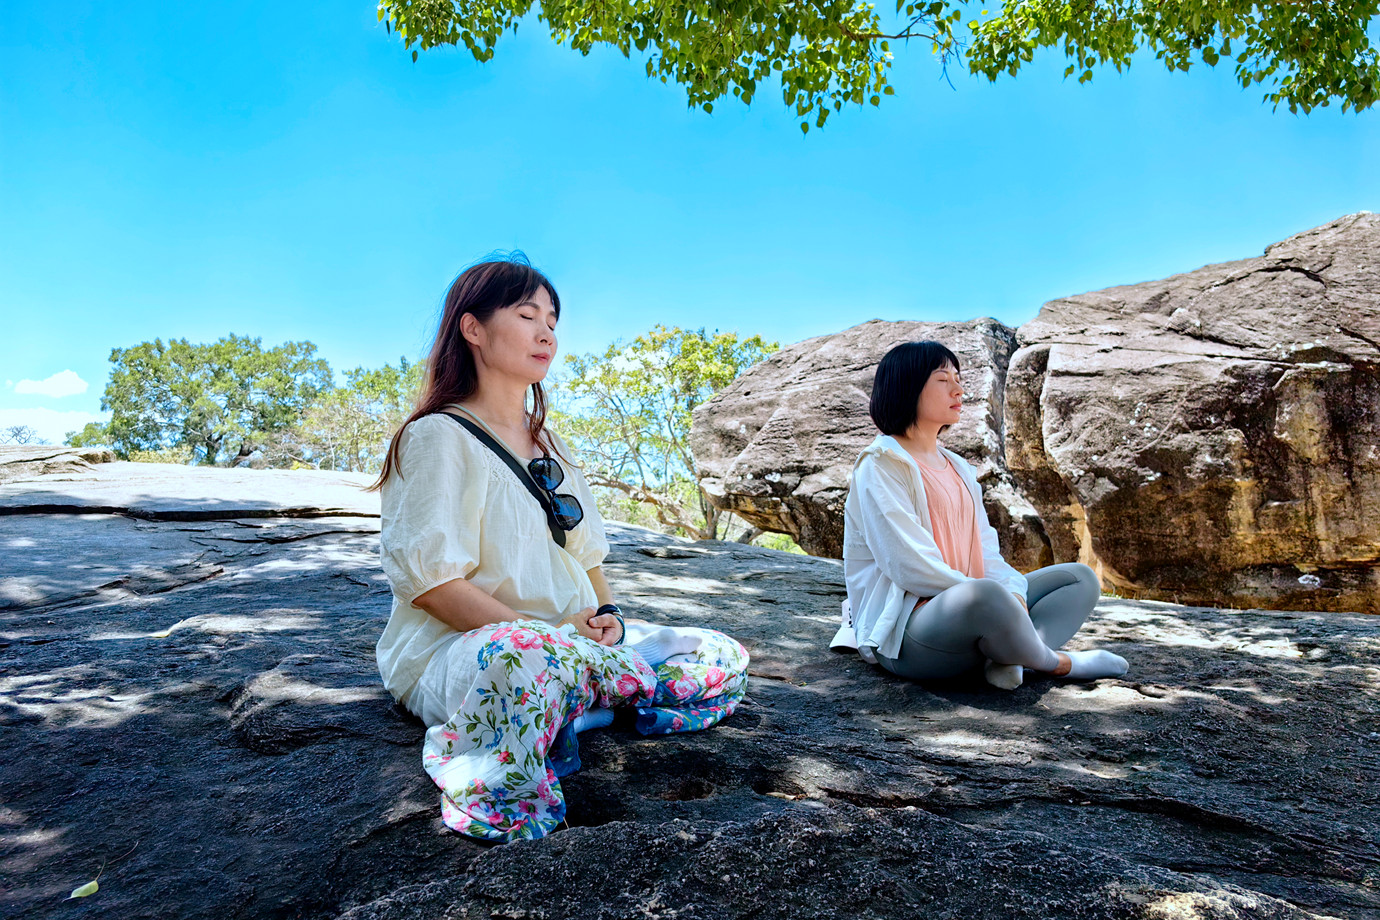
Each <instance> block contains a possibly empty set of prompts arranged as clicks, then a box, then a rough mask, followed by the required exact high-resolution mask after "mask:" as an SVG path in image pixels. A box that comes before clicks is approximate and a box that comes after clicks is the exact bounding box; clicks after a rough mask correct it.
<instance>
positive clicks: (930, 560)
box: [834, 341, 1127, 690]
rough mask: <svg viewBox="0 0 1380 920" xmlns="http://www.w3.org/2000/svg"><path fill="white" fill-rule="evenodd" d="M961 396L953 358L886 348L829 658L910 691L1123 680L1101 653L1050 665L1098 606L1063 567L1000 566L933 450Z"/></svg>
mask: <svg viewBox="0 0 1380 920" xmlns="http://www.w3.org/2000/svg"><path fill="white" fill-rule="evenodd" d="M963 393H964V390H963V384H962V382H961V380H960V377H959V363H958V358H957V356H956V355H954V353H953V352H952V351H950V350H949V349H948V348H946V347H945V346H943V345H941V344H940V343H938V342H929V341H926V342H908V343H905V344H903V345H898V346H896V347H895V348H893V349H892V350H891V351H889V352H887V354H886V356H885V357H883V358H882V361H881V363H880V364H879V365H878V366H877V375H876V379H875V382H874V384H873V388H872V401H871V406H870V411H871V415H872V420H873V422H874V423H875V424H876V426H877V428H878V429H879V431H880V432H881V433H880V434H879V435H878V436H877V438H876V439H875V440H874V441H873V442H872V443H871V444H869V445H868V446H867V447H866V448H865V449H864V450H863V451H862V453H861V454H860V455H859V457H858V460H857V462H856V463H855V465H854V467H853V475H852V480H851V484H850V488H849V493H848V499H847V502H846V503H845V506H844V538H843V567H844V577H845V579H846V581H847V585H848V613H847V615H846V616H847V619H846V622H845V625H844V628H843V629H841V630H840V631H839V636H838V637H836V639H835V642H834V645H835V647H839V646H845V645H846V646H850V647H854V648H856V649H857V650H858V652H859V654H860V655H862V657H863V658H865V659H866V660H869V661H875V662H876V663H877V664H880V665H881V666H882V667H883V668H885V669H887V670H888V671H890V672H892V673H893V674H896V675H898V676H900V677H906V678H909V679H911V680H932V679H942V678H951V677H957V676H959V675H961V674H964V673H967V672H969V671H973V670H975V669H977V668H978V667H979V666H983V667H984V673H985V676H986V678H987V680H988V682H989V683H991V684H993V685H994V686H998V687H1002V688H1004V689H1008V690H1010V689H1015V688H1016V687H1018V686H1020V685H1021V683H1022V681H1023V679H1024V671H1025V670H1026V669H1029V670H1032V671H1037V672H1041V673H1044V674H1047V675H1050V676H1053V677H1066V678H1071V679H1084V680H1092V679H1096V678H1100V677H1119V676H1121V675H1122V674H1125V673H1126V669H1127V665H1126V660H1125V659H1123V658H1121V657H1120V656H1118V655H1114V654H1112V653H1111V652H1108V651H1105V650H1100V649H1099V650H1093V651H1086V652H1061V651H1056V650H1057V649H1059V648H1060V647H1062V646H1063V645H1064V643H1065V642H1068V641H1069V639H1071V638H1073V635H1074V634H1075V633H1076V632H1077V631H1078V629H1079V627H1080V626H1082V625H1083V621H1084V620H1086V619H1087V617H1088V615H1089V614H1090V613H1091V612H1092V610H1093V607H1094V606H1095V605H1096V604H1097V600H1098V597H1099V596H1100V595H1101V590H1100V587H1099V585H1098V581H1097V576H1096V574H1095V573H1094V572H1093V570H1092V569H1090V568H1088V567H1087V566H1086V565H1082V564H1081V563H1076V562H1073V563H1065V564H1062V565H1052V566H1047V567H1045V568H1042V569H1038V570H1036V571H1034V572H1031V573H1030V574H1029V575H1021V573H1020V572H1018V571H1016V570H1015V569H1014V568H1012V567H1011V566H1010V565H1008V564H1007V563H1006V561H1005V560H1004V559H1002V556H1001V547H1000V545H999V543H998V540H997V533H996V531H995V530H994V529H993V528H992V525H991V523H989V522H988V520H987V513H986V511H985V510H984V508H983V504H982V490H981V487H980V486H979V485H978V483H977V477H976V475H975V474H974V472H973V468H972V466H970V465H969V464H968V463H967V462H966V461H964V460H963V458H961V457H959V456H958V455H957V454H955V453H954V452H953V451H951V450H949V449H947V448H945V447H943V446H942V445H941V444H940V443H939V435H940V433H941V432H942V431H944V429H946V428H947V427H948V426H950V425H952V424H954V423H955V422H957V421H958V419H959V415H960V412H961V411H962V400H963ZM850 625H851V628H850Z"/></svg>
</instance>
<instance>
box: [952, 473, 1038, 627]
mask: <svg viewBox="0 0 1380 920" xmlns="http://www.w3.org/2000/svg"><path fill="white" fill-rule="evenodd" d="M963 463H964V466H965V467H967V469H966V470H965V471H964V472H965V473H967V475H968V478H969V479H971V480H972V482H973V485H975V486H976V487H977V509H976V513H975V515H974V520H975V521H976V522H977V528H978V537H979V539H981V541H982V571H983V575H984V576H985V577H987V578H990V579H992V580H993V581H996V582H997V583H998V584H1000V585H1002V586H1003V587H1004V588H1006V590H1008V591H1010V592H1011V593H1012V594H1015V595H1016V596H1018V597H1019V598H1020V599H1021V600H1023V601H1024V600H1025V599H1026V591H1027V589H1028V587H1029V586H1028V584H1027V583H1026V580H1025V576H1024V575H1022V574H1021V573H1020V572H1018V571H1016V570H1015V569H1014V568H1012V567H1011V565H1010V564H1009V563H1007V561H1006V560H1005V559H1003V558H1002V555H1001V540H1000V539H999V538H998V537H997V530H996V528H995V527H993V526H992V522H991V521H989V520H988V519H987V506H986V505H985V504H984V503H983V501H982V485H981V484H980V483H978V481H977V472H976V471H975V470H974V469H973V467H972V465H971V464H969V463H968V462H967V461H966V460H965V461H963Z"/></svg>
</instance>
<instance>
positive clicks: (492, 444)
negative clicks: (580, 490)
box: [441, 412, 565, 549]
mask: <svg viewBox="0 0 1380 920" xmlns="http://www.w3.org/2000/svg"><path fill="white" fill-rule="evenodd" d="M441 414H442V415H448V416H450V417H451V418H453V419H455V420H456V421H457V422H459V423H460V424H461V425H464V426H465V430H466V431H468V432H469V433H470V434H472V435H474V436H475V437H476V438H478V439H479V443H480V444H483V445H484V446H485V447H487V448H488V449H489V450H491V451H493V452H494V453H495V454H497V455H498V459H500V460H502V461H503V462H504V463H506V464H508V469H510V470H512V471H513V475H514V476H516V477H517V478H518V481H519V482H521V483H522V484H523V485H524V486H526V487H527V491H528V492H531V493H532V497H533V498H535V499H536V500H537V504H539V505H541V510H543V511H545V512H546V526H547V527H549V528H551V539H553V540H555V541H556V545H557V546H559V547H561V548H562V549H565V531H564V530H561V527H560V525H559V524H557V523H556V512H555V510H554V509H553V508H552V507H551V503H550V502H549V501H547V499H546V495H545V493H543V492H542V490H541V489H538V488H537V484H536V483H535V482H533V481H532V477H531V476H530V475H529V474H528V472H527V470H526V469H524V468H523V466H522V464H521V463H518V461H517V458H516V457H514V456H513V455H512V454H511V453H509V452H508V450H507V448H505V447H504V446H503V445H502V444H500V443H498V442H497V441H495V440H494V439H493V437H492V436H491V435H490V434H489V433H488V432H487V431H485V430H484V429H483V428H481V427H479V426H478V425H476V424H475V423H474V422H472V421H470V420H469V419H467V418H465V417H464V416H463V415H456V414H455V413H454V412H442V413H441Z"/></svg>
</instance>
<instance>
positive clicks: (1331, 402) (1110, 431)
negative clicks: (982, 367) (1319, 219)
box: [1006, 213, 1380, 612]
mask: <svg viewBox="0 0 1380 920" xmlns="http://www.w3.org/2000/svg"><path fill="white" fill-rule="evenodd" d="M1020 346H1021V347H1020V349H1019V350H1018V351H1017V352H1016V354H1015V355H1014V356H1013V358H1012V360H1011V369H1010V372H1009V373H1008V374H1007V393H1006V395H1007V398H1006V459H1007V465H1008V466H1009V468H1010V469H1011V472H1012V474H1013V475H1014V476H1015V479H1016V481H1017V482H1018V483H1019V485H1020V489H1021V491H1022V492H1023V494H1024V495H1026V496H1027V497H1028V498H1029V499H1030V501H1031V502H1032V504H1033V505H1034V506H1035V508H1036V509H1037V510H1038V512H1039V514H1040V516H1041V518H1042V519H1043V521H1044V524H1045V531H1046V533H1047V534H1048V537H1049V540H1050V544H1051V546H1052V547H1053V550H1054V555H1055V557H1056V558H1057V559H1060V560H1061V561H1067V560H1071V559H1079V560H1082V561H1084V562H1087V563H1088V564H1090V565H1093V566H1094V567H1095V568H1096V569H1097V570H1098V571H1099V572H1100V574H1101V576H1102V579H1103V584H1104V586H1105V587H1107V588H1108V589H1113V590H1116V591H1118V592H1119V593H1123V594H1129V595H1133V596H1137V597H1150V598H1158V599H1162V600H1179V601H1184V602H1192V603H1199V604H1213V605H1233V606H1269V607H1279V608H1294V609H1309V610H1364V611H1370V612H1380V515H1377V513H1376V509H1377V508H1380V216H1376V215H1373V214H1364V213H1363V214H1356V215H1352V216H1349V217H1345V218H1342V219H1340V220H1337V221H1333V222H1332V223H1330V224H1327V225H1325V226H1322V227H1319V228H1317V229H1315V230H1310V231H1308V232H1306V233H1302V234H1299V235H1298V236H1296V237H1292V238H1290V239H1288V240H1285V241H1284V242H1282V243H1277V244H1275V245H1273V246H1271V247H1269V249H1267V250H1266V252H1265V254H1264V255H1263V256H1260V257H1258V258H1253V259H1244V260H1241V261H1238V262H1228V263H1223V264H1220V265H1210V266H1207V267H1205V268H1201V269H1199V270H1197V271H1193V272H1188V273H1186V274H1182V275H1175V276H1173V277H1171V278H1167V279H1164V280H1163V281H1153V282H1147V283H1145V284H1137V285H1131V286H1126V287H1116V288H1109V289H1107V290H1104V291H1096V292H1093V293H1090V294H1083V295H1080V296H1077V297H1069V298H1064V299H1061V300H1055V301H1052V302H1050V303H1048V304H1046V305H1045V306H1044V308H1043V309H1041V311H1040V314H1039V316H1037V317H1036V318H1035V319H1034V320H1032V321H1031V322H1030V323H1027V324H1026V325H1025V326H1023V327H1021V329H1020Z"/></svg>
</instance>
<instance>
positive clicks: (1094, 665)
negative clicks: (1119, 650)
mask: <svg viewBox="0 0 1380 920" xmlns="http://www.w3.org/2000/svg"><path fill="white" fill-rule="evenodd" d="M1062 654H1065V655H1068V656H1069V661H1071V662H1073V667H1072V668H1070V669H1069V672H1068V673H1067V674H1065V675H1063V676H1064V677H1069V678H1072V679H1074V680H1097V679H1098V678H1099V677H1120V676H1121V675H1123V674H1125V673H1126V671H1127V669H1128V668H1129V667H1130V665H1128V664H1127V663H1126V659H1125V658H1122V657H1121V656H1120V655H1114V654H1112V653H1111V652H1109V651H1107V650H1106V649H1101V648H1095V649H1093V650H1092V651H1089V652H1063V653H1062Z"/></svg>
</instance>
